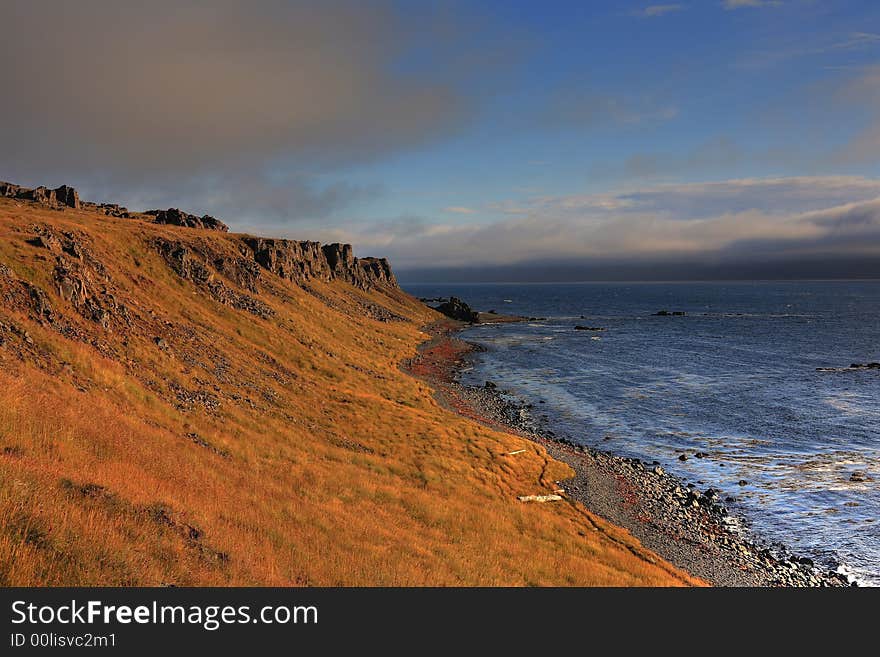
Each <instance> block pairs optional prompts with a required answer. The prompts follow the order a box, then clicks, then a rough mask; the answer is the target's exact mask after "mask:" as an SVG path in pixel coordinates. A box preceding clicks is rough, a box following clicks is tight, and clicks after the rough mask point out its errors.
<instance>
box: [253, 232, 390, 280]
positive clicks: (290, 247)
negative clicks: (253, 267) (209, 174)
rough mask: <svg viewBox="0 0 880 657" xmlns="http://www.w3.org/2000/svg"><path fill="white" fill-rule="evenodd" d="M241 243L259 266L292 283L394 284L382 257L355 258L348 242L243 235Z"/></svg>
mask: <svg viewBox="0 0 880 657" xmlns="http://www.w3.org/2000/svg"><path fill="white" fill-rule="evenodd" d="M242 242H243V244H244V245H245V246H246V247H247V248H248V249H249V250H250V251H251V253H252V254H253V258H254V260H256V261H257V262H258V263H259V264H260V266H261V267H263V268H264V269H267V270H268V271H270V272H272V273H273V274H276V275H277V276H280V277H281V278H284V279H287V280H290V281H293V282H295V283H300V284H301V283H304V282H307V281H309V280H312V279H315V280H319V281H325V282H327V281H332V280H337V279H338V280H343V281H345V282H347V283H351V284H352V285H354V286H355V287H357V288H359V289H361V290H368V289H371V288H373V287H376V286H380V287H393V288H396V287H397V279H396V278H395V277H394V274H393V273H392V271H391V266H390V265H389V264H388V261H387V260H386V259H385V258H355V257H354V254H353V252H352V248H351V245H350V244H326V245H324V246H321V245H320V244H319V243H318V242H300V241H295V240H284V239H265V238H262V237H245V238H243V240H242Z"/></svg>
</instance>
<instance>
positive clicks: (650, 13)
mask: <svg viewBox="0 0 880 657" xmlns="http://www.w3.org/2000/svg"><path fill="white" fill-rule="evenodd" d="M684 8H685V6H684V5H683V4H679V3H675V4H668V5H648V6H647V7H644V8H643V9H636V10H634V11H633V12H632V13H633V15H634V16H638V17H639V18H654V17H656V16H663V15H664V14H671V13H673V12H676V11H682V10H684Z"/></svg>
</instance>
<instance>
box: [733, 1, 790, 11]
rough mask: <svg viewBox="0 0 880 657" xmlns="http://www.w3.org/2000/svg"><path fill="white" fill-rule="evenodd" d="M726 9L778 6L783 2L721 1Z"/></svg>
mask: <svg viewBox="0 0 880 657" xmlns="http://www.w3.org/2000/svg"><path fill="white" fill-rule="evenodd" d="M721 4H722V5H723V6H724V8H725V9H728V10H730V9H744V8H747V7H778V6H779V5H781V4H782V2H780V1H779V0H723V2H722V3H721Z"/></svg>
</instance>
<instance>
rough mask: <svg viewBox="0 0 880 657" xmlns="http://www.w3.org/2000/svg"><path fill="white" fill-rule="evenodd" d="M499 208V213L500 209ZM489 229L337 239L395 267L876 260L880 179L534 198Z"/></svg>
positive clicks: (388, 228)
mask: <svg viewBox="0 0 880 657" xmlns="http://www.w3.org/2000/svg"><path fill="white" fill-rule="evenodd" d="M503 205H504V204H499V205H498V206H497V207H503ZM511 207H516V206H513V205H511ZM517 212H519V214H510V215H508V217H507V218H504V219H501V220H499V221H496V222H494V223H488V224H487V223H471V224H466V225H451V224H446V223H430V222H427V221H424V220H421V221H419V222H413V223H411V224H410V225H409V230H407V231H403V232H402V231H401V230H400V226H399V225H396V224H394V223H391V224H389V223H384V224H383V223H377V224H370V225H363V226H360V227H356V228H353V229H352V230H349V231H347V232H345V234H344V235H339V234H336V235H335V237H334V239H345V240H347V241H352V242H353V243H355V244H357V245H358V247H359V251H360V252H362V253H364V254H367V253H370V252H379V251H381V253H382V255H387V256H389V257H391V259H392V262H393V263H394V265H395V267H397V268H399V269H406V268H414V267H462V266H474V265H480V266H489V265H503V264H512V263H518V262H529V261H554V262H556V261H564V260H578V259H580V260H590V259H603V258H604V259H607V258H618V259H626V260H632V261H645V260H648V259H651V258H670V257H671V258H685V259H686V258H692V257H697V256H703V255H707V254H728V255H729V254H738V253H739V254H746V255H749V254H750V253H751V252H752V251H754V250H755V249H758V248H761V249H764V250H765V251H766V252H767V253H769V254H771V255H772V256H773V257H781V256H784V255H786V254H791V253H826V252H829V251H830V252H833V253H836V254H848V253H873V254H877V255H880V179H873V178H864V177H859V176H816V177H792V178H770V179H752V178H749V179H738V180H727V181H720V182H707V183H686V184H674V185H673V184H669V185H656V186H652V187H646V188H642V189H633V190H627V191H623V192H618V193H614V194H611V193H605V194H585V195H570V196H560V197H541V198H537V199H533V200H531V201H528V202H526V203H521V204H520V206H518V207H517Z"/></svg>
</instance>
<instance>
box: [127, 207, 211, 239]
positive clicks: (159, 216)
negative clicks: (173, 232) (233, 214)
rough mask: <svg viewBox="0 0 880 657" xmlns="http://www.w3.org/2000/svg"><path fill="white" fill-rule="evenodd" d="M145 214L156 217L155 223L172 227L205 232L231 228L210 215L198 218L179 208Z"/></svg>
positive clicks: (148, 211)
mask: <svg viewBox="0 0 880 657" xmlns="http://www.w3.org/2000/svg"><path fill="white" fill-rule="evenodd" d="M144 214H148V215H151V216H153V217H155V219H154V223H157V224H168V225H171V226H184V227H185V228H201V229H203V230H220V231H223V232H224V233H225V232H228V231H229V226H227V225H226V224H224V223H223V222H222V221H220V220H219V219H217V218H215V217H212V216H211V215H209V214H206V215H203V216H201V217H197V216H196V215H194V214H189V213H188V212H183V211H181V210H178V209H177V208H168V209H167V210H147V211H146V212H144Z"/></svg>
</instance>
